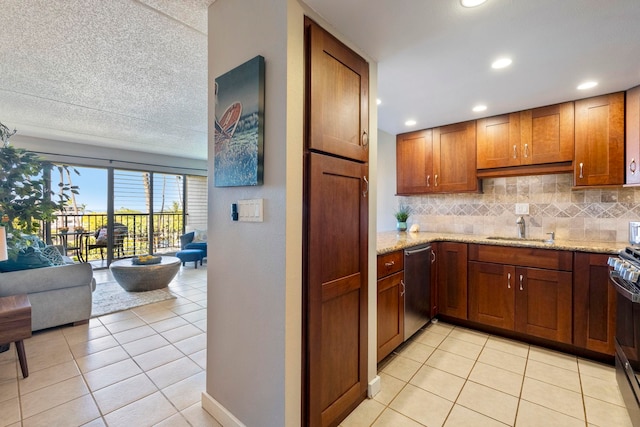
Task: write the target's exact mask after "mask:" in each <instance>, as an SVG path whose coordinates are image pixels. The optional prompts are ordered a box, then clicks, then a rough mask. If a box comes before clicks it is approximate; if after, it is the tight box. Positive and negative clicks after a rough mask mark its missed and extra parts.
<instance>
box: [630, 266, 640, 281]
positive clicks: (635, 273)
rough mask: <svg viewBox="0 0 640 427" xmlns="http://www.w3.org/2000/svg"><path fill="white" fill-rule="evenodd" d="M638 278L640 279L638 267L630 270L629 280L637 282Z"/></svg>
mask: <svg viewBox="0 0 640 427" xmlns="http://www.w3.org/2000/svg"><path fill="white" fill-rule="evenodd" d="M638 279H640V271H639V270H638V269H637V268H634V269H632V270H629V278H628V279H627V280H629V281H630V282H633V283H637V282H638Z"/></svg>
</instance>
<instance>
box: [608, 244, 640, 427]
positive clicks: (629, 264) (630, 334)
mask: <svg viewBox="0 0 640 427" xmlns="http://www.w3.org/2000/svg"><path fill="white" fill-rule="evenodd" d="M609 265H610V266H612V267H613V270H611V271H610V273H609V279H610V282H611V284H612V286H614V287H615V289H616V291H617V294H618V295H617V298H616V338H615V346H616V354H615V358H616V378H617V380H618V386H619V387H620V391H621V392H622V396H623V397H624V402H625V405H626V407H627V411H628V412H629V416H630V417H631V421H632V423H633V425H634V427H640V248H637V247H628V248H626V249H625V250H624V252H622V253H620V256H619V257H611V258H609Z"/></svg>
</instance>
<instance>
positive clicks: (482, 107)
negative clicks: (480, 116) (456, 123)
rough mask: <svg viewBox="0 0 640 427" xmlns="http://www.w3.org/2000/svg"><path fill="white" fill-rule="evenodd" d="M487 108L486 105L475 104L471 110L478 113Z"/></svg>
mask: <svg viewBox="0 0 640 427" xmlns="http://www.w3.org/2000/svg"><path fill="white" fill-rule="evenodd" d="M486 109H487V106H486V105H482V104H480V105H476V106H475V107H473V111H475V112H476V113H479V112H481V111H485V110H486Z"/></svg>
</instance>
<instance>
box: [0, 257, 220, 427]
mask: <svg viewBox="0 0 640 427" xmlns="http://www.w3.org/2000/svg"><path fill="white" fill-rule="evenodd" d="M94 277H95V278H96V282H97V283H98V286H100V283H101V282H109V281H113V278H112V276H111V273H110V272H109V270H96V271H94ZM169 290H170V291H171V292H172V293H174V294H175V295H176V297H177V298H176V299H173V300H167V301H162V302H159V303H155V304H149V305H144V306H141V307H137V308H133V309H130V310H126V311H121V312H118V313H113V314H107V315H104V316H101V317H99V318H95V319H91V321H90V322H89V324H88V325H82V326H76V327H60V328H53V329H50V330H46V331H40V332H35V333H34V334H33V336H32V337H31V338H29V339H27V340H25V341H24V343H25V350H26V354H27V362H28V366H29V376H28V377H27V378H25V379H23V378H22V373H21V371H20V365H19V363H18V361H17V356H16V352H15V345H13V344H12V345H11V349H10V351H7V352H4V353H0V426H21V425H22V426H25V427H31V426H80V425H86V426H104V425H109V426H127V427H129V426H145V425H149V426H150V425H161V426H171V427H173V426H176V427H179V426H189V425H192V426H216V427H217V426H219V425H220V424H218V423H217V422H216V421H215V420H214V419H213V418H212V417H211V416H210V415H209V414H207V413H206V412H205V411H204V410H203V409H202V407H201V403H200V402H201V393H202V392H203V391H204V390H205V388H206V385H205V375H206V374H205V365H206V329H207V325H206V306H207V293H206V291H207V270H206V266H205V268H202V267H200V268H198V269H194V268H193V266H192V263H188V265H187V266H186V267H181V268H180V272H179V273H178V275H177V276H176V278H175V279H174V280H173V281H172V282H171V284H170V285H169Z"/></svg>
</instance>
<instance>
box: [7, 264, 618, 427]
mask: <svg viewBox="0 0 640 427" xmlns="http://www.w3.org/2000/svg"><path fill="white" fill-rule="evenodd" d="M95 276H96V279H97V281H98V282H106V281H111V280H112V278H111V277H110V274H109V272H108V270H101V271H96V272H95ZM169 289H170V290H171V291H172V292H173V293H175V294H176V296H177V298H176V299H175V300H169V301H163V302H160V303H156V304H150V305H146V306H142V307H138V308H134V309H131V310H127V311H123V312H119V313H114V314H110V315H105V316H102V317H100V318H97V319H93V320H92V321H91V322H90V324H89V325H84V326H78V327H62V328H55V329H52V330H48V331H44V332H38V333H35V334H34V336H33V337H31V338H29V339H28V340H26V341H25V347H26V351H27V358H28V363H29V373H30V375H29V377H28V378H26V379H23V378H22V376H21V374H20V367H19V364H18V362H17V358H16V355H15V347H14V346H13V345H12V346H11V350H10V351H8V352H5V353H0V426H7V425H9V426H21V425H22V426H28V427H31V426H64V427H67V426H76V425H78V426H79V425H87V426H104V425H109V426H127V427H128V426H136V427H138V426H147V425H149V426H150V425H162V426H177V427H180V426H188V425H193V426H218V425H219V424H218V423H217V422H216V421H215V420H214V419H213V418H211V417H210V416H209V415H208V414H207V413H206V412H205V411H204V410H203V409H202V408H201V406H200V399H201V397H200V394H201V392H202V391H203V390H204V389H205V360H206V348H205V347H206V336H205V331H206V305H207V302H206V269H205V268H198V269H197V270H195V269H194V268H193V267H191V266H187V267H183V268H181V270H180V273H179V275H178V276H177V277H176V278H175V279H174V280H173V282H172V283H171V285H170V287H169ZM380 377H381V381H382V391H381V392H380V393H379V394H378V395H377V396H375V398H374V399H368V400H365V401H364V402H363V403H362V404H361V405H360V406H359V407H358V408H357V409H356V410H355V411H354V412H353V413H352V414H351V415H350V416H349V417H348V418H347V419H346V420H344V421H343V423H342V424H341V425H342V426H343V427H353V426H370V425H374V426H393V427H396V426H429V427H434V426H443V425H444V426H446V427H452V426H465V427H466V426H474V427H477V426H505V425H516V426H536V427H538V426H545V427H546V426H562V427H571V426H582V427H585V426H586V427H596V426H598V427H610V426H611V427H613V426H615V427H624V426H631V423H630V421H629V418H628V415H627V414H626V410H625V409H624V407H623V403H622V401H621V397H620V395H619V391H618V388H617V384H616V383H615V378H614V370H613V368H612V367H610V366H607V365H602V364H599V363H595V362H590V361H587V360H584V359H579V358H576V357H573V356H569V355H566V354H563V353H557V352H553V351H549V350H545V349H542V348H539V347H534V346H529V345H526V344H523V343H520V342H516V341H510V340H505V339H502V338H499V337H496V336H490V335H486V334H482V333H479V332H475V331H470V330H468V329H464V328H458V327H454V326H451V325H447V324H445V323H443V322H440V323H437V324H431V325H429V326H428V327H427V328H425V330H423V331H421V332H419V333H418V334H416V336H414V337H413V338H412V339H411V341H410V342H408V343H407V345H404V346H403V347H402V348H401V349H399V350H398V352H397V354H396V355H395V356H394V357H392V358H390V360H389V361H388V363H385V364H384V367H382V368H381V371H380Z"/></svg>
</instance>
